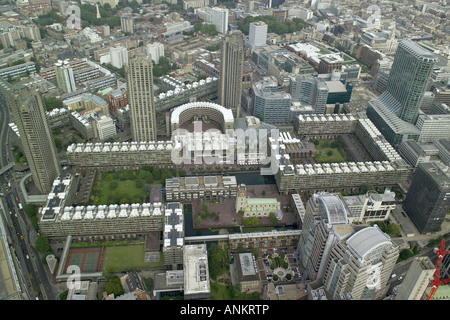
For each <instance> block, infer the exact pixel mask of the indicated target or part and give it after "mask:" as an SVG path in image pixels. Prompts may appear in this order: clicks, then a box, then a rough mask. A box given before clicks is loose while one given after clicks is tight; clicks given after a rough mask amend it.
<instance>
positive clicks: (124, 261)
mask: <svg viewBox="0 0 450 320" xmlns="http://www.w3.org/2000/svg"><path fill="white" fill-rule="evenodd" d="M160 255H161V257H160V261H159V262H145V260H144V256H145V253H144V245H135V246H120V247H108V248H106V252H105V260H104V263H103V272H104V273H107V272H118V271H121V270H133V269H137V268H153V267H163V257H162V253H160Z"/></svg>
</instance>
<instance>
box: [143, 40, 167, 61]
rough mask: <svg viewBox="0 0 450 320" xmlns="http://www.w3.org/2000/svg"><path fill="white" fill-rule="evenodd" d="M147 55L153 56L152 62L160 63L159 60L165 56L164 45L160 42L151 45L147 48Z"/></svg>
mask: <svg viewBox="0 0 450 320" xmlns="http://www.w3.org/2000/svg"><path fill="white" fill-rule="evenodd" d="M146 50H147V54H148V55H151V57H152V60H153V61H155V63H156V64H158V63H159V58H161V57H163V56H164V45H163V44H162V43H159V42H154V43H149V44H148V45H147V47H146Z"/></svg>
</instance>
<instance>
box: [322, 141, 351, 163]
mask: <svg viewBox="0 0 450 320" xmlns="http://www.w3.org/2000/svg"><path fill="white" fill-rule="evenodd" d="M333 142H334V143H335V144H337V145H336V146H333V147H332V145H334V144H333ZM316 143H317V141H316ZM316 143H314V146H315V148H316V160H317V161H319V162H323V163H334V162H347V161H349V159H348V157H347V155H346V154H345V151H344V148H343V147H342V146H341V145H340V143H339V142H338V141H336V140H331V141H330V140H319V144H316Z"/></svg>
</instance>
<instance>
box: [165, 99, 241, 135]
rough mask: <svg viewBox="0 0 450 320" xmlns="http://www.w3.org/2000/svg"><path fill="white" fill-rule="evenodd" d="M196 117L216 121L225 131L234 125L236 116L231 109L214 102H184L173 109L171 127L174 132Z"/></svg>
mask: <svg viewBox="0 0 450 320" xmlns="http://www.w3.org/2000/svg"><path fill="white" fill-rule="evenodd" d="M196 119H203V120H206V119H207V120H211V121H214V122H215V123H216V124H218V125H219V126H220V128H221V129H222V131H223V132H225V130H226V129H233V127H234V116H233V112H232V111H231V109H227V108H225V107H222V106H221V105H219V104H216V103H212V102H206V101H196V102H190V103H186V104H183V105H181V106H179V107H176V108H174V109H173V110H172V113H171V116H170V129H171V131H172V132H173V131H175V130H176V129H179V128H181V127H182V126H183V125H184V124H185V123H187V122H190V121H193V120H196Z"/></svg>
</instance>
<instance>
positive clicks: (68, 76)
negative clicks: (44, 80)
mask: <svg viewBox="0 0 450 320" xmlns="http://www.w3.org/2000/svg"><path fill="white" fill-rule="evenodd" d="M55 73H56V82H57V83H58V87H59V89H61V90H62V91H64V92H65V93H71V92H74V91H76V90H77V86H76V84H75V76H74V74H73V68H72V67H71V66H70V65H69V61H68V60H65V61H62V60H60V61H58V62H56V63H55Z"/></svg>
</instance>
